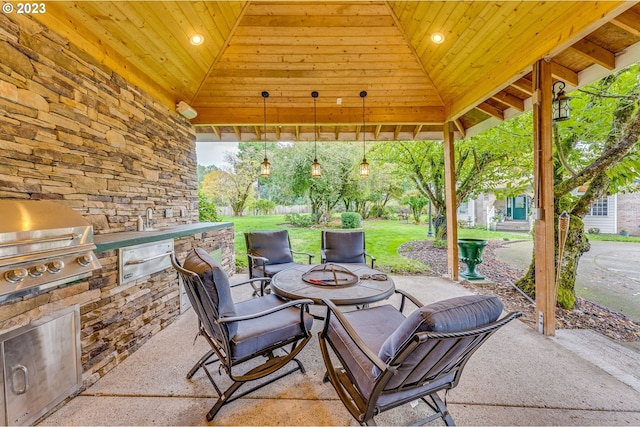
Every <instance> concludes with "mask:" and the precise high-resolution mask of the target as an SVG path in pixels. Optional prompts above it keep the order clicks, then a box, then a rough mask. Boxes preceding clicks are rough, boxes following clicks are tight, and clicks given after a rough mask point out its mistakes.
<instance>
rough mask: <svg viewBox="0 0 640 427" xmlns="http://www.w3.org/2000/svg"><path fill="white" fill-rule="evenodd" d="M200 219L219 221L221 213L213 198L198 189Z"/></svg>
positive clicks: (203, 220)
mask: <svg viewBox="0 0 640 427" xmlns="http://www.w3.org/2000/svg"><path fill="white" fill-rule="evenodd" d="M198 219H199V220H200V221H202V222H219V221H220V215H219V214H218V209H217V208H216V204H215V203H214V202H213V200H210V199H209V198H207V196H205V195H204V194H203V193H201V192H199V191H198Z"/></svg>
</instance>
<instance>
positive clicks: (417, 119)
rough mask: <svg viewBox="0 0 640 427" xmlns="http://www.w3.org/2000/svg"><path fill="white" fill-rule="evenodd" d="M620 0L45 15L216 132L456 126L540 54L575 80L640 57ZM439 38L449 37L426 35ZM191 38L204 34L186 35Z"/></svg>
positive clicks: (51, 8) (280, 133)
mask: <svg viewBox="0 0 640 427" xmlns="http://www.w3.org/2000/svg"><path fill="white" fill-rule="evenodd" d="M638 3H639V2H636V1H633V2H621V1H599V2H591V1H574V2H572V1H531V0H524V1H500V2H498V1H491V2H489V1H415V0H409V1H340V2H338V1H333V2H319V1H297V2H293V1H261V0H258V1H168V2H155V1H69V2H67V1H54V2H48V3H47V13H45V14H42V15H39V16H37V19H39V20H40V21H41V22H43V23H44V24H45V25H46V26H48V27H49V28H51V29H53V30H55V31H57V32H58V33H60V34H61V35H63V36H64V37H66V38H67V39H68V40H69V41H70V42H71V43H73V44H75V45H76V46H77V47H78V48H79V49H80V50H82V51H84V52H86V53H88V54H90V55H92V56H93V57H95V58H96V59H97V60H98V61H100V62H102V63H103V64H104V65H106V66H108V67H109V68H111V69H113V70H114V71H116V72H118V73H120V74H121V75H122V76H123V77H125V78H126V79H128V80H129V81H131V82H132V83H134V84H136V85H138V86H139V87H141V88H142V89H143V90H146V91H147V92H149V93H150V94H152V95H154V96H155V97H156V98H158V99H160V100H161V101H163V102H164V103H166V104H167V105H168V106H170V107H171V108H175V104H176V103H177V102H179V101H184V102H186V103H187V104H189V105H191V106H192V107H193V108H194V109H195V110H196V111H197V112H198V115H197V117H196V118H194V119H193V120H192V121H191V122H192V123H193V124H194V125H195V126H196V129H197V132H199V133H201V134H202V135H204V136H205V137H206V138H208V139H211V140H214V141H215V140H249V141H251V140H262V138H263V135H262V133H263V126H264V116H263V112H264V110H263V107H264V104H263V101H264V100H263V98H262V96H261V92H262V91H268V92H269V94H270V96H269V98H268V99H267V101H266V105H267V120H266V121H267V133H268V139H270V140H300V139H313V138H314V137H315V136H314V132H313V131H314V127H313V124H314V110H313V105H314V103H313V98H312V97H311V92H312V91H317V92H318V93H319V96H318V98H317V100H316V102H317V115H316V117H317V124H318V126H319V133H318V134H316V136H317V135H319V136H320V139H327V140H331V139H335V140H358V139H360V135H361V132H362V124H363V102H362V98H361V97H360V96H359V94H360V92H361V91H363V90H364V91H367V96H366V98H365V109H364V112H365V114H364V120H365V122H366V128H365V129H366V132H367V139H379V140H382V139H386V140H390V139H393V140H397V139H405V140H406V139H427V138H440V137H441V134H442V126H443V124H444V123H445V122H447V121H453V122H454V123H455V125H456V129H457V130H458V134H459V135H458V136H464V135H466V134H469V133H473V132H474V130H477V129H481V128H482V127H483V126H487V125H491V124H495V123H497V122H498V121H500V120H504V119H505V118H508V117H510V116H512V115H515V114H518V113H519V112H521V111H524V110H525V109H527V108H528V106H529V105H530V102H531V100H530V98H531V96H532V82H531V65H532V64H533V63H534V62H535V61H537V60H539V59H541V58H547V59H548V60H550V61H551V63H552V66H553V74H554V79H557V80H562V81H564V82H566V83H567V84H568V85H569V86H570V87H579V86H582V85H584V84H585V83H589V82H590V81H592V80H594V79H595V78H597V77H599V76H602V75H604V74H606V73H610V72H612V71H613V70H615V69H617V68H620V67H621V66H624V65H625V64H627V63H629V62H631V61H637V60H638V59H640V43H639V42H640V4H638ZM434 33H440V34H442V35H443V36H444V38H445V39H444V42H442V43H440V44H437V43H434V42H433V41H432V38H431V36H432V35H433V34H434ZM194 34H200V35H202V36H204V43H202V44H201V45H198V46H194V45H191V44H190V43H189V38H190V37H191V36H192V35H194Z"/></svg>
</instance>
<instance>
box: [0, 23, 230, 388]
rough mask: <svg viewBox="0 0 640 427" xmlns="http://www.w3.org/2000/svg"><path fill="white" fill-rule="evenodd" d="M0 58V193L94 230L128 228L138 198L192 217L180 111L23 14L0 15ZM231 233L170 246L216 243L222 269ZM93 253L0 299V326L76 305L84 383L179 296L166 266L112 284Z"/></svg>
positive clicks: (189, 158) (170, 310) (110, 266)
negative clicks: (70, 278)
mask: <svg viewBox="0 0 640 427" xmlns="http://www.w3.org/2000/svg"><path fill="white" fill-rule="evenodd" d="M0 59H1V60H0V158H1V161H0V198H22V199H53V200H56V201H58V202H60V203H63V204H65V205H67V206H69V207H71V208H73V209H74V210H76V211H78V212H80V213H81V214H82V215H83V216H84V217H85V218H87V219H88V220H89V221H90V222H91V223H92V224H93V226H94V232H96V233H112V232H117V231H126V230H134V229H135V220H136V218H137V216H138V215H144V212H145V209H146V208H147V207H152V208H153V209H154V210H155V213H156V215H155V218H156V219H157V220H158V223H163V222H165V221H173V222H174V223H191V222H197V221H198V211H197V207H198V198H197V189H196V187H197V176H196V155H195V133H194V130H193V128H192V126H191V125H190V124H189V122H188V121H186V120H185V119H184V118H183V117H182V116H180V115H178V114H177V113H175V112H174V111H172V110H170V109H169V108H168V107H166V106H165V105H163V104H161V103H159V102H158V101H156V100H155V99H153V98H152V97H150V96H148V95H147V94H145V93H143V92H142V91H140V90H139V89H138V88H136V87H134V86H132V85H130V84H129V83H128V82H127V81H126V80H125V79H124V78H123V77H122V76H119V75H117V74H116V73H114V72H112V71H110V70H109V69H106V68H105V67H104V66H102V65H101V64H99V63H98V62H96V61H95V60H93V59H91V58H89V57H88V56H87V55H85V54H83V53H82V52H80V51H79V50H78V49H77V48H75V47H74V46H72V45H70V44H69V43H68V42H67V41H66V40H65V39H64V38H62V37H60V36H59V35H57V34H55V33H52V32H51V31H49V30H47V29H46V28H44V27H42V26H41V25H40V24H38V23H37V22H36V21H34V20H32V19H30V18H29V17H26V16H18V15H16V14H12V15H7V14H0ZM166 208H173V210H174V215H175V216H174V217H173V218H170V219H164V218H162V213H163V212H164V209H166ZM181 210H184V211H185V216H184V217H182V216H180V215H179V214H180V212H181ZM1 215H2V213H0V218H1ZM233 238H234V236H233V228H232V227H229V228H226V229H221V230H215V231H211V232H206V233H201V234H197V235H195V236H189V237H183V238H180V239H177V240H176V242H175V247H176V252H177V254H178V257H179V258H183V257H184V255H185V253H186V251H187V250H189V249H191V248H192V247H194V246H199V247H203V248H205V249H206V250H209V251H212V250H215V249H222V254H223V266H224V268H225V270H226V271H227V272H228V273H232V272H233V268H234V264H235V262H234V253H233ZM97 255H98V257H99V259H100V262H101V264H102V266H103V268H102V269H101V270H100V271H97V272H95V273H94V274H93V276H92V277H91V278H89V279H88V280H83V281H79V282H76V283H74V284H71V285H67V286H64V287H61V288H59V289H55V290H52V291H49V292H46V293H43V294H40V295H36V296H31V297H28V298H26V299H24V300H21V301H18V302H11V303H9V304H4V305H2V306H0V332H1V331H7V330H10V329H14V328H16V327H19V326H22V325H26V324H28V323H29V322H30V321H32V320H34V319H37V318H41V317H43V316H47V315H48V314H51V313H54V312H56V311H57V310H60V309H62V308H64V307H68V306H71V305H75V304H78V305H79V306H80V311H81V328H82V329H81V340H82V364H83V370H84V376H83V377H84V386H88V385H89V384H91V383H93V382H95V381H96V380H97V379H98V378H99V377H100V376H102V375H103V374H104V373H105V372H107V371H108V370H109V369H111V368H113V367H114V366H115V365H116V364H117V363H119V362H120V361H121V360H122V359H124V358H126V357H127V356H128V355H129V354H130V353H131V352H133V351H134V350H135V349H136V348H138V347H139V346H140V345H141V344H142V343H144V342H145V341H146V340H147V339H148V338H149V337H151V336H152V335H153V334H154V333H156V332H157V331H159V330H160V329H162V328H163V327H164V326H165V325H167V324H168V323H170V322H171V321H172V320H173V319H175V317H176V316H177V315H178V307H179V295H178V286H177V283H178V281H177V278H176V273H175V272H174V271H172V270H171V269H169V270H165V271H163V272H159V273H156V274H153V275H151V276H150V277H148V278H143V279H140V280H139V281H137V282H134V283H132V284H129V285H126V286H117V277H118V272H117V254H116V251H109V252H103V253H98V254H97ZM194 332H195V325H194Z"/></svg>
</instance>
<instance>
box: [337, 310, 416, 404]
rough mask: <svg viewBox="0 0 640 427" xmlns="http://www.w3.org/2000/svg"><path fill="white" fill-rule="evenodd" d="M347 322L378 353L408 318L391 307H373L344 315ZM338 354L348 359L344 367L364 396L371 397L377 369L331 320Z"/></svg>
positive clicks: (338, 325)
mask: <svg viewBox="0 0 640 427" xmlns="http://www.w3.org/2000/svg"><path fill="white" fill-rule="evenodd" d="M343 314H344V316H345V317H346V319H347V321H348V322H349V324H350V325H351V327H353V329H354V330H355V331H356V332H357V333H358V335H359V336H360V337H361V338H362V340H363V341H364V342H365V344H366V345H367V347H369V349H371V350H372V351H373V352H374V353H377V352H378V351H379V350H380V347H381V346H382V344H383V343H384V342H385V340H386V339H387V338H388V337H389V335H391V334H392V333H394V332H395V330H396V329H397V328H398V327H399V326H400V325H401V324H402V322H404V320H405V317H404V315H403V314H402V313H400V312H399V311H398V310H396V309H395V308H394V307H393V306H391V305H382V306H376V307H370V308H368V309H366V310H355V311H351V312H347V313H343ZM327 333H328V335H329V338H330V340H331V342H332V343H333V344H334V345H335V346H336V353H338V354H340V355H341V356H342V357H343V359H344V364H343V366H344V367H345V368H347V369H348V370H349V371H350V372H351V373H352V375H353V377H354V380H355V382H356V386H357V387H358V389H359V390H360V392H361V393H363V394H364V395H369V394H370V393H371V390H372V388H373V385H374V381H375V375H374V373H373V372H374V369H373V368H374V366H375V365H373V363H371V361H370V360H369V359H368V358H367V357H366V356H364V354H363V353H362V352H361V351H360V350H359V349H358V347H357V346H356V345H355V344H353V340H352V339H351V337H350V336H349V334H347V332H346V330H345V329H344V328H343V327H342V325H341V324H340V323H339V322H338V321H337V320H336V319H335V317H331V318H330V319H329V329H328V331H327Z"/></svg>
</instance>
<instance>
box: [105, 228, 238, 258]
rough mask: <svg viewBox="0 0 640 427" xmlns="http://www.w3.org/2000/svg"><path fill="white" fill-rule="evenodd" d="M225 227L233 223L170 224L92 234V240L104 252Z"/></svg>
mask: <svg viewBox="0 0 640 427" xmlns="http://www.w3.org/2000/svg"><path fill="white" fill-rule="evenodd" d="M227 227H233V223H232V222H196V223H193V224H179V225H171V226H167V227H161V228H158V229H157V230H149V231H122V232H118V233H110V234H98V235H95V236H93V242H94V243H95V244H96V252H105V251H110V250H113V249H118V248H123V247H125V246H133V245H139V244H142V243H151V242H157V241H159V240H165V239H176V238H178V237H183V236H191V235H193V234H198V233H203V232H205V231H211V230H219V229H221V228H227Z"/></svg>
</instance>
